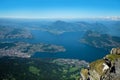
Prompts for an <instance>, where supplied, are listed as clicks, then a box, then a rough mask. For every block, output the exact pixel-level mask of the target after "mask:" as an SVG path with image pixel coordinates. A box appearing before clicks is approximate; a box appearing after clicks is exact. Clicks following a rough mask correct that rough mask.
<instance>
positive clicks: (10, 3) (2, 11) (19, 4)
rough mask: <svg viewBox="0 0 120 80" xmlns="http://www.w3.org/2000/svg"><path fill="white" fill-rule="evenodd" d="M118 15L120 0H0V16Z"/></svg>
mask: <svg viewBox="0 0 120 80" xmlns="http://www.w3.org/2000/svg"><path fill="white" fill-rule="evenodd" d="M114 16H115V17H118V16H119V17H120V0H0V18H99V17H114Z"/></svg>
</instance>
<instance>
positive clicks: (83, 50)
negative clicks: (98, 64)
mask: <svg viewBox="0 0 120 80" xmlns="http://www.w3.org/2000/svg"><path fill="white" fill-rule="evenodd" d="M31 32H32V34H33V36H34V38H33V39H29V40H27V42H30V43H41V42H42V43H48V44H56V45H61V46H64V48H65V49H66V52H60V53H53V54H52V53H35V54H34V55H33V56H32V57H40V58H72V59H80V60H86V61H89V62H91V61H93V60H96V59H99V58H102V57H103V56H105V55H106V54H108V52H107V51H105V50H103V49H97V48H94V47H91V46H88V45H85V44H82V43H80V41H79V40H80V39H81V37H82V36H83V34H84V32H67V33H64V34H61V35H55V34H52V33H49V32H43V31H39V30H32V31H31Z"/></svg>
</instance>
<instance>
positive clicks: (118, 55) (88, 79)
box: [80, 48, 120, 80]
mask: <svg viewBox="0 0 120 80" xmlns="http://www.w3.org/2000/svg"><path fill="white" fill-rule="evenodd" d="M80 74H81V78H80V80H120V48H113V49H112V50H111V52H110V54H108V55H106V56H105V57H104V58H103V59H99V60H96V61H94V62H92V63H90V64H89V66H88V68H86V69H82V70H81V72H80Z"/></svg>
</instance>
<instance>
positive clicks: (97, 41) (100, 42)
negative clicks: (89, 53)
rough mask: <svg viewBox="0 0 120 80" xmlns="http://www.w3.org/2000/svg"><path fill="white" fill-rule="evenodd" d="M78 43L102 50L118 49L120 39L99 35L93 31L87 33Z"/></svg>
mask: <svg viewBox="0 0 120 80" xmlns="http://www.w3.org/2000/svg"><path fill="white" fill-rule="evenodd" d="M80 42H81V43H84V44H87V45H90V46H93V47H96V48H103V49H107V50H108V49H110V48H112V47H120V37H116V36H111V35H108V34H100V33H99V32H95V31H87V32H86V33H85V34H84V36H83V37H82V39H81V40H80Z"/></svg>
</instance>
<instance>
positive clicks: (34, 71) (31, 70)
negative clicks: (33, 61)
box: [29, 66, 40, 75]
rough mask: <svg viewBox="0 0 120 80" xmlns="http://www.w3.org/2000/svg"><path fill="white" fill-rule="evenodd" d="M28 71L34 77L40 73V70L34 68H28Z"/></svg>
mask: <svg viewBox="0 0 120 80" xmlns="http://www.w3.org/2000/svg"><path fill="white" fill-rule="evenodd" d="M29 71H30V72H31V73H33V74H35V75H39V72H40V70H39V69H38V68H36V67H34V66H30V67H29Z"/></svg>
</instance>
